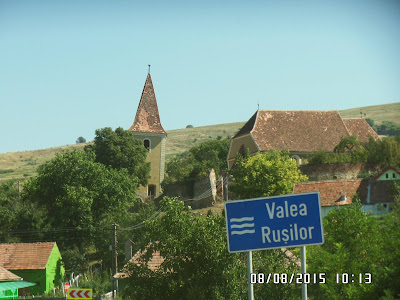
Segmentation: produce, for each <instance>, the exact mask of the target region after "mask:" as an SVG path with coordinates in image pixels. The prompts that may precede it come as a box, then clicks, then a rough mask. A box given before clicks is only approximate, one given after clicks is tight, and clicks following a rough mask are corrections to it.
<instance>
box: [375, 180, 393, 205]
mask: <svg viewBox="0 0 400 300" xmlns="http://www.w3.org/2000/svg"><path fill="white" fill-rule="evenodd" d="M396 182H398V183H400V181H399V180H396ZM370 183H371V186H370V204H377V203H387V202H393V200H394V191H393V190H392V184H393V180H383V181H371V182H370Z"/></svg>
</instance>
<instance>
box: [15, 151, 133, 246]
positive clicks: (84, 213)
mask: <svg viewBox="0 0 400 300" xmlns="http://www.w3.org/2000/svg"><path fill="white" fill-rule="evenodd" d="M137 187H138V179H137V178H135V177H132V176H129V174H128V172H127V171H126V170H116V169H112V168H107V167H106V166H104V165H103V164H100V163H97V162H95V155H94V153H93V152H83V151H72V152H65V153H63V154H62V155H60V154H58V155H57V156H56V157H55V158H53V159H52V160H50V161H48V162H47V163H45V164H43V165H41V166H39V168H38V175H37V176H36V177H33V178H31V179H30V180H29V181H28V182H27V183H26V184H25V186H24V190H23V194H22V199H23V201H24V202H28V203H31V204H32V206H33V207H34V210H35V211H37V212H38V213H40V214H41V218H40V220H39V221H37V222H36V223H35V224H34V226H35V228H37V229H40V231H39V234H38V236H37V237H36V238H40V237H41V238H43V237H44V236H43V235H45V237H46V239H52V240H56V241H57V243H58V244H59V245H60V247H73V246H77V247H78V248H79V250H80V253H81V254H82V253H84V249H85V247H86V246H88V245H93V243H92V240H95V238H94V236H95V235H96V234H97V232H98V230H100V229H101V228H99V227H100V226H103V229H104V226H105V227H107V226H109V225H110V224H111V222H112V221H115V220H117V218H118V216H119V215H121V214H123V213H126V211H127V209H128V208H129V207H130V206H131V205H133V204H134V203H136V202H137V200H136V197H135V192H136V189H137ZM31 226H32V225H31ZM65 228H72V229H73V230H70V231H64V232H63V234H61V235H60V232H59V231H58V230H57V229H59V230H61V232H62V230H65ZM108 228H109V227H108ZM66 232H68V233H66ZM32 238H35V236H34V235H33V236H32ZM101 246H102V247H107V245H101Z"/></svg>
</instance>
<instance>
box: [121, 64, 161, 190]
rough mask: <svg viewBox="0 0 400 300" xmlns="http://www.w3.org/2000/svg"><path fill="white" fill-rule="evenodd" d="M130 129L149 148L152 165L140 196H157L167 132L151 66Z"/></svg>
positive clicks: (159, 188)
mask: <svg viewBox="0 0 400 300" xmlns="http://www.w3.org/2000/svg"><path fill="white" fill-rule="evenodd" d="M129 130H130V131H132V132H133V136H134V138H135V139H138V140H140V141H141V142H142V143H143V147H145V148H146V149H147V151H148V154H147V161H148V162H150V165H151V170H150V179H149V182H148V185H147V186H146V187H142V186H140V187H139V190H138V196H141V197H152V198H153V197H157V196H159V195H160V193H161V182H162V181H163V180H164V168H165V139H166V137H167V133H166V132H165V130H164V128H163V127H162V125H161V121H160V115H159V113H158V106H157V100H156V95H155V93H154V88H153V82H152V80H151V76H150V68H149V73H148V74H147V78H146V82H145V84H144V88H143V92H142V97H141V98H140V102H139V106H138V109H137V111H136V117H135V121H134V122H133V124H132V126H131V127H130V128H129Z"/></svg>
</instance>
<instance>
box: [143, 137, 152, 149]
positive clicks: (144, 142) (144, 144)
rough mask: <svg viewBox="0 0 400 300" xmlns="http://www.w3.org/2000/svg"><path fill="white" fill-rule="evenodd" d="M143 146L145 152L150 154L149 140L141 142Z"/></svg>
mask: <svg viewBox="0 0 400 300" xmlns="http://www.w3.org/2000/svg"><path fill="white" fill-rule="evenodd" d="M143 146H144V147H145V148H146V149H147V151H149V152H150V149H151V148H150V147H151V143H150V140H149V139H144V140H143Z"/></svg>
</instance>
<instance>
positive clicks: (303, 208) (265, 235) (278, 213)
mask: <svg viewBox="0 0 400 300" xmlns="http://www.w3.org/2000/svg"><path fill="white" fill-rule="evenodd" d="M265 206H266V207H267V212H268V216H269V218H270V219H271V220H273V219H274V218H275V217H276V218H278V219H283V218H294V217H297V216H307V205H306V204H304V203H300V204H299V205H297V204H291V205H290V206H289V204H288V202H287V201H285V203H284V205H278V206H276V207H275V202H273V203H272V204H270V203H265ZM313 229H314V226H309V227H300V228H299V227H298V226H297V224H296V223H293V224H290V225H289V227H288V228H284V229H272V230H271V228H270V227H269V226H264V227H261V232H262V241H263V243H264V244H265V243H267V242H268V243H271V242H272V241H273V242H275V243H279V242H284V243H285V244H287V243H288V242H289V241H298V240H299V239H301V240H307V239H312V230H313Z"/></svg>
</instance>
